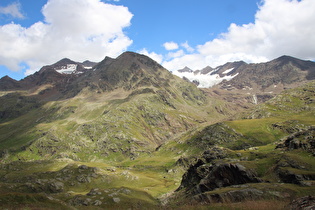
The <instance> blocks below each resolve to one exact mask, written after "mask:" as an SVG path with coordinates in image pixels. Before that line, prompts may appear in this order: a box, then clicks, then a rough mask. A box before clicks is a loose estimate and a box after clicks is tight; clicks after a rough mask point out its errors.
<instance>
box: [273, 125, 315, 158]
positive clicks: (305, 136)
mask: <svg viewBox="0 0 315 210" xmlns="http://www.w3.org/2000/svg"><path fill="white" fill-rule="evenodd" d="M276 148H277V149H284V150H295V149H302V150H306V151H308V152H310V153H312V154H313V155H315V127H310V128H309V129H306V130H301V131H298V132H295V133H293V134H291V135H289V136H287V137H285V138H284V139H282V140H281V143H279V144H278V145H277V147H276Z"/></svg>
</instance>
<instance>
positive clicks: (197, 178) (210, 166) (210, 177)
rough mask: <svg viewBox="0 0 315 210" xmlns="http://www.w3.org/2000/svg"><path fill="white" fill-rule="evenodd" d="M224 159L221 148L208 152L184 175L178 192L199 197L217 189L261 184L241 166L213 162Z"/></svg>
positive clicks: (250, 172) (251, 173) (253, 174)
mask: <svg viewBox="0 0 315 210" xmlns="http://www.w3.org/2000/svg"><path fill="white" fill-rule="evenodd" d="M224 157H225V153H224V151H222V150H221V149H219V148H214V149H213V150H208V151H206V152H205V153H204V154H203V155H202V158H200V159H198V160H197V162H196V163H195V164H194V165H192V166H190V168H189V169H188V170H187V172H186V173H185V174H184V175H183V179H182V183H181V185H180V187H179V188H178V189H177V191H179V190H182V189H184V190H185V191H187V192H188V193H189V194H191V195H198V194H202V193H204V192H208V191H212V190H214V189H216V188H221V187H227V186H232V185H240V184H245V183H258V182H261V180H260V179H259V178H257V177H256V175H255V173H253V172H252V171H250V170H247V169H246V168H245V167H244V166H243V165H241V164H237V163H236V164H232V163H220V162H218V163H215V162H213V161H214V160H217V159H223V158H224Z"/></svg>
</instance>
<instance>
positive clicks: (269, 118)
mask: <svg viewBox="0 0 315 210" xmlns="http://www.w3.org/2000/svg"><path fill="white" fill-rule="evenodd" d="M312 85H313V84H310V86H308V87H307V89H308V90H309V91H305V87H303V88H300V89H298V90H297V91H296V90H295V91H288V93H287V94H285V95H284V96H279V97H277V98H275V99H273V100H272V101H270V102H268V103H266V104H264V105H262V106H261V107H259V108H257V109H256V110H254V111H253V112H251V113H250V114H249V116H250V117H251V118H253V117H258V119H243V120H237V121H227V122H224V123H223V124H222V125H219V127H223V128H224V130H225V131H226V132H228V133H230V134H233V133H236V134H237V135H236V136H238V135H239V137H237V139H236V141H233V139H232V141H221V142H214V144H215V145H218V146H222V147H227V148H229V149H230V150H229V156H228V158H227V159H226V161H227V162H234V161H236V162H238V163H241V164H243V165H244V166H246V167H248V168H252V169H253V170H255V171H256V172H257V173H258V175H259V177H261V178H263V179H264V180H267V181H270V182H271V183H274V182H277V181H278V180H277V177H276V176H275V174H274V173H273V169H274V167H275V165H276V164H277V163H278V162H279V161H281V160H283V159H285V160H290V161H294V162H298V164H299V165H302V166H304V167H305V169H295V168H292V167H291V168H290V167H289V168H287V169H288V170H292V171H293V170H295V172H297V173H299V174H303V173H304V174H305V173H314V171H315V164H314V157H311V156H310V155H309V153H307V152H304V151H288V152H283V151H281V150H275V144H274V142H276V141H278V140H279V139H281V138H282V137H285V136H287V135H289V134H290V132H291V131H292V132H293V131H295V130H294V129H293V130H290V129H287V128H290V127H293V128H305V127H307V126H310V125H315V118H314V117H313V116H314V103H309V101H310V100H313V98H314V95H312V92H311V90H312ZM171 88H172V87H171ZM82 94H84V95H80V96H79V97H77V98H74V99H73V100H69V101H61V102H51V103H49V104H46V105H45V106H44V107H43V108H42V110H40V111H39V112H38V111H36V112H35V111H34V112H33V113H28V114H27V115H24V116H21V117H20V118H17V119H15V121H11V122H6V123H3V124H1V127H0V129H3V130H10V131H11V130H12V127H10V126H12V125H14V126H16V129H21V134H18V135H15V134H14V132H12V133H13V134H12V136H13V138H12V140H10V141H4V142H3V144H1V146H3V148H11V149H15V148H19V147H21V146H23V145H24V144H25V143H29V142H30V139H31V138H32V136H36V137H38V136H42V135H43V133H45V135H44V136H42V137H41V138H39V141H38V142H37V145H35V144H34V145H31V146H30V147H29V148H28V149H26V150H25V151H22V152H19V153H17V154H16V155H13V156H11V157H9V159H11V160H17V159H18V158H20V159H23V158H24V159H26V160H33V161H28V162H20V161H17V162H12V163H8V164H2V166H1V170H0V173H1V176H3V177H6V178H5V179H2V181H1V188H2V189H3V190H2V191H1V196H0V199H1V201H3V202H4V204H5V207H7V208H10V207H11V206H12V202H11V201H12V200H14V201H15V202H17V203H16V205H21V206H24V207H25V206H26V207H28V206H31V207H34V206H35V207H38V206H40V207H43V206H44V207H45V206H47V208H53V207H58V208H62V207H64V206H65V205H68V203H69V202H70V201H71V199H73V198H74V197H75V196H77V197H78V196H79V197H78V198H82V199H86V198H91V196H88V195H87V193H88V192H89V191H90V190H91V189H93V188H98V189H101V190H102V192H101V194H100V195H96V196H94V197H92V200H94V201H95V200H101V201H102V204H101V206H100V207H111V208H117V207H118V206H119V207H130V206H133V207H135V208H136V207H138V208H140V207H148V208H152V206H155V207H158V206H159V202H158V201H157V200H156V199H157V198H158V197H161V196H162V197H163V195H164V196H165V194H166V193H169V192H172V191H174V190H175V189H177V188H178V186H179V184H180V181H181V176H182V174H183V173H184V168H183V167H182V166H181V165H179V164H178V160H179V159H180V158H188V159H187V160H188V162H187V164H190V163H192V162H193V161H194V158H193V157H195V158H196V157H198V155H199V154H201V153H202V152H203V151H204V150H206V149H207V146H208V147H212V146H213V144H212V143H213V142H211V144H210V145H209V141H208V139H207V138H204V139H202V136H204V130H203V128H207V125H208V123H210V122H215V119H206V120H208V121H209V122H208V123H207V122H206V120H205V116H211V117H213V118H215V117H218V116H220V115H218V114H215V115H208V113H216V112H215V109H214V108H213V107H214V106H222V105H223V104H221V102H212V103H217V104H211V106H205V105H198V103H197V104H196V103H195V102H194V101H190V100H183V99H181V98H179V97H178V98H177V99H175V100H170V101H168V102H167V103H164V104H163V107H161V106H160V104H159V105H155V104H156V103H155V102H158V101H159V100H161V98H157V97H156V95H152V94H151V93H143V94H136V95H133V96H132V97H127V98H126V96H128V95H130V92H128V93H127V92H121V91H117V92H113V93H112V94H111V95H106V96H104V98H102V97H97V96H96V95H94V94H92V95H85V94H89V93H84V92H82ZM87 96H88V97H87ZM83 98H88V99H89V100H88V101H86V100H85V99H84V100H83ZM300 98H301V99H303V100H300ZM286 101H289V102H288V103H285V102H286ZM104 102H105V103H104ZM148 102H152V103H149V104H145V103H148ZM169 103H171V104H172V105H174V106H175V107H177V109H173V108H172V107H171V106H170V105H169ZM83 104H84V106H83ZM144 104H145V105H146V106H144V107H145V109H147V110H145V109H143V108H140V109H139V107H140V106H141V105H144ZM283 104H285V106H283ZM188 105H189V106H188ZM160 108H163V109H164V110H167V111H166V113H167V115H168V117H165V116H163V117H160V116H159V115H160ZM197 110H199V111H198V112H197ZM200 110H203V111H200ZM108 111H109V112H108ZM130 113H133V114H132V115H130ZM292 113H293V114H292ZM148 114H149V115H148ZM146 115H147V116H146ZM30 116H31V118H29V117H30ZM43 116H48V118H46V119H45V120H43V118H42V117H43ZM117 116H120V118H119V117H117ZM141 116H145V117H142V119H141V120H139V117H140V118H141ZM178 116H181V117H180V118H179V117H178ZM165 118H167V119H168V123H169V124H167V123H166V122H165ZM25 119H32V120H31V123H30V124H28V125H25V127H23V125H22V122H23V121H24V120H25ZM152 119H154V120H152ZM191 119H194V120H196V119H197V121H199V122H197V124H199V127H198V128H193V127H190V128H187V127H189V126H193V125H194V124H196V122H195V121H194V120H191ZM133 122H136V123H133ZM157 122H158V123H157ZM200 122H205V123H203V124H200ZM155 123H157V124H155ZM159 123H160V124H159ZM183 124H185V126H186V127H185V128H184V127H181V126H182V125H183ZM113 125H114V126H113ZM139 125H141V126H140V127H145V128H146V130H145V131H141V130H140V131H139V127H138V126H139ZM274 125H280V127H279V126H278V127H275V126H274ZM33 126H35V128H34V129H33V130H32V129H31V130H30V129H29V128H30V127H33ZM86 126H88V128H87V129H84V127H86ZM107 126H110V127H107ZM163 126H169V127H170V128H176V126H178V128H176V129H179V130H180V131H181V132H178V133H177V134H176V135H174V134H173V135H174V136H173V139H169V140H168V141H164V142H163V141H162V140H161V139H159V140H158V141H157V142H154V141H153V142H152V139H153V140H154V138H151V140H150V141H149V142H148V145H152V147H151V148H152V149H151V150H149V151H145V152H139V151H140V150H141V148H142V147H146V146H147V145H146V144H145V143H143V142H146V141H148V140H147V139H146V138H143V135H144V132H146V133H145V134H146V135H148V136H150V135H151V136H158V135H160V133H161V132H164V130H165V128H166V127H163ZM126 127H128V129H127V130H130V131H132V136H133V137H134V138H135V139H141V138H143V139H142V140H143V141H141V142H142V144H141V143H140V142H138V141H136V142H133V144H134V143H138V145H139V148H140V149H139V150H136V151H134V152H136V153H138V154H137V156H135V159H134V160H133V159H130V157H126V156H122V155H120V154H117V153H116V152H113V153H110V154H109V155H107V156H105V158H104V156H103V155H102V153H101V152H100V151H97V149H98V146H99V145H97V144H94V142H93V138H102V137H103V135H116V137H115V138H116V141H117V140H122V142H123V140H124V139H125V137H124V136H120V134H121V132H120V131H121V130H122V129H124V128H126ZM107 129H110V130H111V134H104V133H106V130H107ZM181 129H182V130H181ZM24 131H27V132H29V136H28V137H27V138H25V133H23V132H24ZM100 131H102V132H101V133H100ZM183 131H185V132H183ZM168 132H172V130H169V131H168ZM173 132H174V133H175V131H174V130H173ZM2 133H5V132H2ZM22 133H23V135H22ZM6 135H9V133H8V134H6ZM121 135H128V133H127V134H126V133H124V134H121ZM26 136H27V135H26ZM165 136H167V135H165ZM219 137H220V135H219ZM128 138H129V137H128ZM155 138H158V137H155ZM1 139H7V136H5V137H2V138H1ZM52 139H56V140H57V141H56V142H55V143H52V144H53V145H50V146H52V147H53V146H55V147H58V144H59V143H60V144H61V145H62V146H63V147H62V148H58V149H61V150H63V151H64V153H62V155H63V156H62V157H61V156H54V155H51V153H50V152H46V153H45V149H47V148H51V147H47V143H48V142H51V140H52ZM48 140H50V141H48ZM203 141H204V142H203ZM12 142H14V143H12ZM19 142H20V143H19ZM244 142H245V143H246V144H243V143H244ZM41 144H42V145H41ZM50 144H51V143H50ZM54 144H55V145H54ZM159 144H162V146H160V147H159V149H157V150H155V148H156V147H157V146H158V145H159ZM80 145H89V146H88V147H86V148H85V150H84V151H80V147H79V146H80ZM126 145H128V142H126V141H125V142H123V143H121V144H120V145H119V146H120V148H124V147H125V146H126ZM244 145H245V146H246V148H247V147H250V146H256V147H257V148H256V149H255V150H244V149H243V148H242V149H238V147H239V146H244ZM111 146H113V145H111V144H110V142H109V145H108V148H110V149H117V147H114V146H113V148H111ZM43 148H45V149H43ZM67 148H69V149H68V150H67ZM76 148H77V149H78V152H76V153H72V152H71V151H73V150H75V149H76ZM120 148H118V149H120ZM127 148H128V146H127ZM34 150H36V151H39V152H34ZM95 150H96V151H95ZM40 152H42V153H43V155H40ZM45 155H46V156H45ZM59 155H60V153H59ZM56 157H58V158H62V159H60V160H59V161H49V160H47V161H44V160H42V159H43V158H44V159H45V158H46V159H51V158H56ZM68 158H71V159H68ZM36 159H41V160H40V161H34V160H36ZM73 159H74V160H75V161H73ZM80 160H81V161H80ZM25 163H27V164H25ZM80 165H87V166H89V167H97V168H98V172H97V174H98V177H96V178H92V179H91V181H90V182H89V183H79V182H76V183H75V185H72V184H71V183H69V182H65V186H64V191H63V192H61V193H56V194H51V196H52V197H53V198H54V200H50V201H47V200H45V199H46V198H42V197H40V196H41V194H38V193H31V194H30V192H29V191H27V190H23V189H24V188H23V183H17V182H16V180H17V179H20V180H21V179H25V180H28V178H27V177H29V176H35V179H55V178H56V177H55V175H56V173H58V172H59V173H61V172H62V170H63V169H64V168H70V169H69V170H70V171H71V170H72V171H73V177H74V179H76V177H77V176H79V175H80V173H79V172H78V169H77V168H78V166H80ZM23 177H24V178H23ZM57 177H58V176H57ZM26 182H27V181H26ZM12 183H14V184H13V185H12ZM310 184H311V185H312V187H303V186H297V185H292V184H281V185H277V186H276V187H272V186H269V185H261V184H256V185H252V187H256V188H259V189H264V190H265V189H267V188H270V189H271V191H277V190H279V189H280V190H281V191H283V192H288V193H289V195H290V196H292V197H296V196H302V195H308V194H310V193H311V194H312V193H314V192H315V189H314V184H312V181H310ZM12 186H14V187H12ZM122 187H123V188H122ZM124 188H126V189H130V190H131V192H132V193H131V194H126V193H123V192H124V191H123V190H122V189H124ZM234 189H235V188H234ZM105 190H107V191H108V192H105ZM220 190H221V191H220ZM220 190H219V191H214V192H212V193H219V192H220V193H222V192H223V191H228V190H229V189H228V188H226V189H220ZM17 192H18V193H17ZM113 193H114V194H115V195H116V197H119V198H120V202H119V203H115V202H114V201H113V197H112V196H110V195H112V194H113ZM14 196H17V197H18V199H17V197H14ZM80 196H81V197H80ZM20 198H21V200H19V199H20ZM101 198H103V199H101ZM136 198H137V199H136ZM64 202H66V204H65V203H64ZM130 202H131V203H130ZM278 204H279V203H278ZM184 207H185V206H184ZM223 207H224V206H223ZM228 207H229V206H228ZM200 208H203V207H202V206H200Z"/></svg>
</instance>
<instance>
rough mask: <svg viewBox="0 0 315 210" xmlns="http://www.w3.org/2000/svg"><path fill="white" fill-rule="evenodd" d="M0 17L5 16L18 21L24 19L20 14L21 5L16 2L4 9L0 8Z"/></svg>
mask: <svg viewBox="0 0 315 210" xmlns="http://www.w3.org/2000/svg"><path fill="white" fill-rule="evenodd" d="M0 15H7V16H11V17H13V18H20V19H23V18H24V15H23V14H22V12H21V4H20V3H18V2H15V3H12V4H10V5H8V6H6V7H0Z"/></svg>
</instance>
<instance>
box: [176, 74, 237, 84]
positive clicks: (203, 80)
mask: <svg viewBox="0 0 315 210" xmlns="http://www.w3.org/2000/svg"><path fill="white" fill-rule="evenodd" d="M172 73H173V74H174V75H176V76H179V77H181V78H183V77H185V78H187V79H188V80H189V81H191V82H193V81H196V82H198V83H199V85H198V88H210V87H212V86H214V85H216V84H219V83H220V82H222V81H223V80H231V79H233V78H234V77H236V76H237V75H238V73H237V74H235V75H230V76H228V75H227V76H224V77H220V75H219V74H212V75H211V74H210V73H209V74H200V73H198V74H195V73H194V72H178V71H173V72H172Z"/></svg>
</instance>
